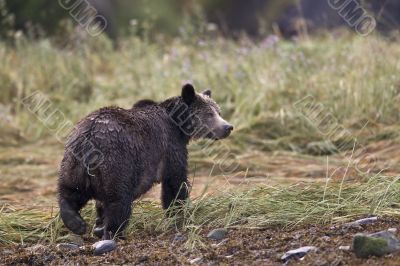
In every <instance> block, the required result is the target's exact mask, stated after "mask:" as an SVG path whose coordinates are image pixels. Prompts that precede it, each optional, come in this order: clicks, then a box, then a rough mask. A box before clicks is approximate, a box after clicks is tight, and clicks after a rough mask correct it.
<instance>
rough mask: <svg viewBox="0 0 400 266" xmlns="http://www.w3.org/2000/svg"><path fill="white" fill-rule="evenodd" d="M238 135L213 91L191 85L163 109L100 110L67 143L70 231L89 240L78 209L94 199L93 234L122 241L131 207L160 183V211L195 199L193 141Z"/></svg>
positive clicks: (149, 104)
mask: <svg viewBox="0 0 400 266" xmlns="http://www.w3.org/2000/svg"><path fill="white" fill-rule="evenodd" d="M232 130H233V126H232V125H231V124H230V123H228V122H227V121H226V120H224V119H223V118H222V117H221V110H220V107H219V106H218V104H217V103H216V102H215V101H214V100H213V99H212V98H211V91H210V90H206V91H204V92H201V93H197V92H196V91H195V89H194V87H193V85H191V84H186V85H184V86H183V87H182V90H181V95H180V96H176V97H172V98H169V99H166V100H165V101H162V102H159V103H158V102H155V101H152V100H141V101H138V102H137V103H135V104H134V105H133V107H132V108H131V109H123V108H119V107H104V108H101V109H99V110H97V111H94V112H93V113H91V114H89V115H88V116H86V117H85V118H83V119H82V120H81V121H80V122H78V124H77V125H76V126H75V127H74V129H73V130H72V132H71V134H70V135H69V137H68V139H67V142H66V144H65V148H64V157H63V159H62V161H61V165H60V170H59V178H58V204H59V208H60V216H61V219H62V221H63V223H64V225H65V226H66V227H67V228H68V229H69V230H70V231H72V232H73V233H75V234H78V235H83V234H85V233H86V223H85V221H84V220H83V218H82V217H81V215H80V210H81V208H82V207H83V206H85V205H86V203H87V202H88V201H89V200H91V199H94V200H95V201H96V204H95V205H96V213H97V214H96V215H97V216H96V222H95V223H96V224H95V225H96V226H95V229H94V234H95V235H96V236H98V237H99V238H103V239H112V238H114V237H123V235H122V232H123V230H124V228H125V227H126V225H127V223H128V221H129V219H130V215H131V208H132V203H133V201H134V200H136V199H138V198H139V197H140V196H141V195H143V194H144V193H146V192H147V191H148V190H149V189H150V188H151V187H152V186H153V185H154V184H156V183H161V186H162V187H161V188H162V192H161V201H162V207H163V208H164V209H166V210H168V208H169V207H170V206H171V205H177V206H179V204H182V202H184V201H185V200H186V199H187V198H188V196H189V188H190V184H189V182H188V177H187V174H188V173H187V168H188V150H187V145H188V144H189V141H190V140H196V139H201V138H205V139H211V140H212V141H214V140H220V139H224V138H226V137H228V136H229V135H230V134H231V132H232Z"/></svg>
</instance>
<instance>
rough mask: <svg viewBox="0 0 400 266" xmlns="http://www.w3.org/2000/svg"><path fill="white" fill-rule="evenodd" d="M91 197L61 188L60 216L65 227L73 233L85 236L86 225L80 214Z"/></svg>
mask: <svg viewBox="0 0 400 266" xmlns="http://www.w3.org/2000/svg"><path fill="white" fill-rule="evenodd" d="M88 200H89V197H88V196H87V195H85V193H80V192H79V191H78V190H73V189H70V188H65V187H63V186H61V187H60V198H59V204H60V215H61V219H62V220H63V222H64V225H65V226H66V227H67V228H68V229H69V230H71V231H72V232H73V233H75V234H78V235H83V234H85V232H86V223H85V221H84V220H83V219H82V217H81V215H80V214H79V211H80V209H81V208H82V207H83V206H84V205H85V204H86V203H87V202H88Z"/></svg>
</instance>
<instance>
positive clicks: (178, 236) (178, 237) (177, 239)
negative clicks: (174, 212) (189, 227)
mask: <svg viewBox="0 0 400 266" xmlns="http://www.w3.org/2000/svg"><path fill="white" fill-rule="evenodd" d="M185 240H186V236H184V235H183V234H181V233H176V234H175V236H174V239H173V240H172V242H180V241H185Z"/></svg>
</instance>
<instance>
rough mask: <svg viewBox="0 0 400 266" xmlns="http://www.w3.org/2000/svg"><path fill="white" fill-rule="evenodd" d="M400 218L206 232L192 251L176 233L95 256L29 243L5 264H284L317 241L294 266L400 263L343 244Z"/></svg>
mask: <svg viewBox="0 0 400 266" xmlns="http://www.w3.org/2000/svg"><path fill="white" fill-rule="evenodd" d="M399 222H400V219H393V218H389V217H383V218H380V219H379V222H377V223H375V224H370V225H364V226H363V227H362V228H359V229H354V228H351V229H345V228H344V227H343V228H340V227H339V228H331V227H329V226H325V227H321V226H318V225H309V226H307V227H300V228H292V229H289V228H281V229H279V228H269V229H264V230H257V229H254V230H251V229H246V230H244V229H230V230H229V232H228V235H227V238H226V239H225V240H222V241H220V242H215V241H212V240H208V239H207V238H206V237H205V236H206V234H207V232H208V230H203V232H202V236H204V238H203V239H202V241H203V245H202V246H200V247H199V248H197V249H195V250H193V251H189V249H187V247H186V246H185V241H182V240H180V241H174V235H175V233H167V234H160V235H153V236H152V235H136V236H133V237H131V238H129V239H127V240H124V241H119V243H118V245H119V246H118V248H117V249H116V250H115V251H113V252H111V253H108V254H106V255H103V256H94V255H93V253H92V252H93V251H92V249H91V244H92V243H93V242H94V241H95V239H85V245H84V246H83V247H81V249H80V250H76V251H69V252H64V251H59V250H58V249H57V247H56V245H55V244H52V245H44V246H38V247H36V250H34V251H30V250H29V247H28V246H27V245H18V246H13V247H11V246H4V247H0V255H1V256H0V263H1V264H5V265H21V264H26V265H66V264H74V265H100V264H106V263H107V264H132V265H190V264H191V262H192V263H193V260H195V259H198V258H200V259H198V260H199V261H198V262H197V263H193V264H199V265H282V261H281V260H280V258H281V256H282V255H283V254H284V253H285V252H286V251H288V250H291V249H295V248H298V247H301V246H308V245H313V246H316V247H318V248H319V250H318V251H317V252H313V253H309V254H307V255H306V256H305V257H304V259H303V260H292V261H290V263H289V264H290V265H400V255H399V254H395V255H387V256H386V257H383V258H370V259H368V260H365V259H358V258H356V256H355V255H354V254H353V252H351V251H344V250H340V249H339V246H346V245H351V239H352V237H353V235H354V234H356V233H359V232H362V233H372V232H376V231H380V230H386V229H388V228H399Z"/></svg>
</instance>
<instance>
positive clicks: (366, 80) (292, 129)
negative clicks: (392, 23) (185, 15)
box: [0, 36, 400, 153]
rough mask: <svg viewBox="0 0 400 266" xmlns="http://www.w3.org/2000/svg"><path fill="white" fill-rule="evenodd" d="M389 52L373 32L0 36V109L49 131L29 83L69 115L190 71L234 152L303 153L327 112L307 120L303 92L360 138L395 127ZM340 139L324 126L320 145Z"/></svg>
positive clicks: (390, 45) (160, 93) (37, 130)
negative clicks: (67, 40)
mask: <svg viewBox="0 0 400 266" xmlns="http://www.w3.org/2000/svg"><path fill="white" fill-rule="evenodd" d="M399 56H400V45H398V43H396V42H391V41H388V40H385V39H384V38H383V37H380V36H370V37H368V38H360V37H354V36H353V37H349V36H347V37H342V38H334V37H333V36H331V37H329V36H328V37H324V38H322V37H321V38H313V39H304V40H299V41H297V42H294V41H288V40H282V41H280V42H278V43H277V44H276V45H275V46H273V47H266V46H263V45H262V43H261V44H259V43H256V42H252V41H249V40H247V39H243V40H241V41H233V40H228V39H223V38H215V39H207V38H206V39H204V40H201V39H200V38H197V39H196V38H194V40H192V41H190V42H188V41H184V40H182V39H179V38H177V39H174V40H170V41H165V42H163V41H152V42H149V41H146V40H143V39H139V38H135V37H132V38H127V39H125V40H121V42H120V45H119V48H118V49H113V48H112V44H111V43H110V41H109V40H107V39H106V38H96V39H89V40H88V41H86V42H83V43H81V44H80V46H77V47H69V48H63V49H61V48H59V47H57V46H55V45H53V44H52V43H51V42H50V41H49V40H46V39H44V40H41V41H35V42H33V41H29V40H27V39H25V38H23V37H21V38H20V39H18V40H17V41H16V45H15V46H12V47H10V46H8V45H6V44H4V43H0V61H1V62H2V64H1V65H0V84H1V94H0V104H1V106H2V107H3V108H2V110H5V111H3V112H1V113H2V114H3V116H4V114H6V115H7V114H9V116H10V119H9V120H12V124H13V126H14V127H16V128H18V129H19V130H20V132H21V134H23V135H24V136H25V137H26V138H28V139H37V138H41V137H43V136H46V135H52V134H53V133H52V132H49V131H48V130H47V129H46V128H45V126H44V125H43V123H41V122H40V121H37V119H35V118H34V117H33V116H32V114H30V113H29V112H27V110H26V108H25V107H24V106H23V105H22V104H21V101H22V99H23V98H24V97H27V96H29V95H30V94H32V93H33V92H35V91H40V92H42V93H44V94H46V95H47V96H48V97H49V98H50V99H51V102H52V103H53V104H54V107H55V108H57V109H59V110H61V111H62V112H63V113H64V114H65V117H66V119H68V120H71V121H72V122H73V123H75V122H77V121H78V120H79V119H80V118H82V117H83V116H84V115H85V114H88V113H89V112H91V111H94V110H96V109H97V108H100V107H103V106H106V105H119V106H121V107H125V108H129V107H131V106H132V104H133V103H134V102H136V101H137V100H139V99H143V98H151V99H154V100H163V99H165V98H167V97H171V96H175V95H178V94H179V93H180V87H181V85H182V84H183V82H184V81H187V80H190V81H192V82H193V83H194V84H195V86H196V87H197V88H198V90H203V89H206V88H212V89H213V97H214V98H215V99H216V100H217V102H218V103H219V104H220V105H221V107H222V110H223V115H224V116H225V117H226V118H227V120H228V121H230V122H232V124H234V125H235V134H233V135H232V137H231V138H230V139H228V140H227V141H229V146H230V147H231V148H232V149H234V150H236V151H237V152H238V153H246V151H249V150H253V149H257V150H262V151H265V150H266V151H271V150H277V149H286V150H291V151H296V152H301V153H310V152H312V149H310V145H309V144H310V143H313V142H316V143H317V144H318V143H319V144H320V143H324V141H326V138H325V137H324V136H323V135H322V134H321V127H324V126H325V127H326V126H329V125H326V124H327V123H332V121H328V120H326V121H323V120H322V121H320V124H318V125H313V124H310V123H309V121H308V120H307V118H306V117H305V116H304V115H303V114H302V113H301V112H299V110H298V109H296V106H295V104H296V102H298V101H299V100H301V99H303V98H304V97H306V96H311V97H313V98H314V99H315V101H316V102H317V103H319V104H321V106H323V111H324V113H325V114H331V115H332V117H334V119H335V121H336V120H337V123H338V124H339V125H341V126H343V127H345V128H346V129H347V130H349V131H350V132H351V134H352V135H353V136H354V137H356V138H357V139H358V141H359V142H360V143H367V142H370V141H375V140H377V139H378V140H379V139H384V138H396V137H397V136H398V133H397V132H398V130H397V129H398V127H397V126H396V125H393V124H394V123H396V122H397V121H398V120H399V114H400V112H399V108H398V106H399V99H400V98H399V93H400V75H398V73H399V70H400V64H399V62H398V60H397V59H398V58H399ZM341 141H342V140H341V137H340V136H339V135H338V136H334V137H332V138H331V139H329V140H327V142H326V143H325V144H323V146H326V147H328V149H330V148H329V147H331V148H332V149H334V148H335V147H338V146H340V145H341ZM313 147H314V146H313ZM315 147H317V149H324V147H320V148H318V145H316V146H315ZM315 147H314V148H315ZM326 147H325V148H326ZM351 148H352V146H351V145H350V146H349V147H347V148H346V149H351Z"/></svg>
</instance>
